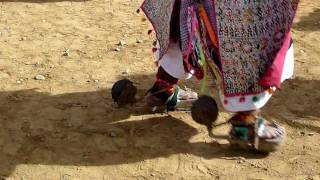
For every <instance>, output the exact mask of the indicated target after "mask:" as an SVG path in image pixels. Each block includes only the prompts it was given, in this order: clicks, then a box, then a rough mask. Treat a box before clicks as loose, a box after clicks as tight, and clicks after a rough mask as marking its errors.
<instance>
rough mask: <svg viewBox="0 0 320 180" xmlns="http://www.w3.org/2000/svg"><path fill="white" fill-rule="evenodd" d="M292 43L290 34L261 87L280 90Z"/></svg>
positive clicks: (263, 78)
mask: <svg viewBox="0 0 320 180" xmlns="http://www.w3.org/2000/svg"><path fill="white" fill-rule="evenodd" d="M290 42H291V33H290V32H289V33H288V35H287V38H286V40H285V42H284V44H283V45H282V48H281V49H280V51H279V52H278V54H277V56H276V58H275V60H274V62H273V64H272V66H271V67H270V68H269V69H268V71H267V73H266V74H265V75H264V76H263V77H262V79H261V80H260V82H259V84H260V85H261V86H263V87H266V88H269V87H273V86H275V87H277V88H280V86H281V77H282V71H283V66H284V62H285V60H286V55H287V52H288V49H289V47H290Z"/></svg>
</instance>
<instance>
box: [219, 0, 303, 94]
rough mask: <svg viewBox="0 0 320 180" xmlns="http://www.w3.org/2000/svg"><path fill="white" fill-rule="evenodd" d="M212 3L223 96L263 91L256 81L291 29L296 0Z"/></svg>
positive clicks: (273, 57)
mask: <svg viewBox="0 0 320 180" xmlns="http://www.w3.org/2000/svg"><path fill="white" fill-rule="evenodd" d="M215 2H216V3H215V8H216V18H217V28H218V29H217V32H218V39H219V43H220V44H219V52H220V61H221V63H222V71H223V72H222V76H223V79H224V80H223V81H224V94H225V95H226V96H234V95H245V94H255V93H259V92H262V91H263V90H264V89H265V88H263V87H261V86H260V85H259V81H260V80H261V78H262V76H263V75H264V74H265V73H266V72H267V70H268V69H269V68H270V66H271V65H272V64H273V62H274V61H275V58H276V56H277V54H278V52H279V50H280V49H281V47H282V45H283V44H284V41H285V40H286V38H287V35H288V34H289V32H290V30H291V26H292V23H293V19H294V16H295V14H296V10H297V4H298V0H296V1H293V0H219V1H215ZM281 58H285V57H281Z"/></svg>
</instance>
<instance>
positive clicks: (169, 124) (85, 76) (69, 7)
mask: <svg viewBox="0 0 320 180" xmlns="http://www.w3.org/2000/svg"><path fill="white" fill-rule="evenodd" d="M140 3H141V2H138V1H126V0H92V1H86V2H84V1H61V0H3V1H1V14H0V22H1V23H0V33H1V34H0V80H1V84H0V89H1V91H0V177H2V178H3V179H24V180H29V179H39V180H44V179H46V180H50V179H61V180H69V179H97V180H98V179H99V180H100V179H271V178H273V179H315V180H316V179H319V178H320V162H319V161H320V154H319V151H320V134H319V133H320V109H319V107H320V91H319V89H320V61H319V57H320V49H319V45H320V1H319V0H313V1H311V0H308V1H307V0H304V1H302V4H301V6H300V9H299V17H298V18H297V21H296V24H295V26H294V30H293V35H294V40H295V56H296V75H295V78H294V79H293V80H290V81H288V82H286V83H285V85H284V86H283V89H282V90H281V91H278V92H277V93H276V95H275V98H273V99H272V101H271V102H270V103H269V104H268V106H267V107H266V108H265V111H264V113H265V116H266V117H268V118H270V119H274V120H276V121H278V122H280V123H281V124H282V125H284V126H285V127H286V128H287V133H288V138H287V141H286V144H285V146H284V147H283V148H282V149H281V150H280V151H279V152H276V153H273V154H271V155H269V156H262V155H257V154H252V153H245V152H237V151H232V150H230V149H229V148H228V147H227V145H226V140H224V139H210V138H209V137H208V136H207V133H206V131H205V128H204V127H202V126H199V125H197V124H196V123H194V122H193V121H192V119H191V117H190V115H189V114H186V113H178V112H176V113H172V114H170V115H166V114H157V115H152V114H149V115H148V114H142V113H141V111H140V110H139V108H135V107H132V108H128V109H116V108H114V107H113V106H112V100H111V96H110V88H111V87H112V84H113V83H114V82H115V81H116V80H118V79H120V78H122V77H123V76H126V77H128V78H130V79H132V80H133V81H134V82H136V83H137V84H138V86H139V88H140V89H141V90H146V89H147V88H148V87H149V86H150V83H151V82H152V81H153V78H154V73H155V69H156V68H155V66H154V64H153V59H152V56H151V50H150V48H151V47H152V40H153V38H152V37H151V36H148V35H147V30H148V29H149V28H150V25H149V24H148V22H146V21H143V15H142V14H136V13H135V11H136V9H137V7H138V6H139V4H140ZM120 40H123V42H125V44H124V46H123V47H120V48H119V50H120V51H114V49H115V48H117V45H116V44H117V43H118V42H119V41H120ZM137 41H139V43H137ZM66 50H67V51H68V52H69V56H63V54H64V53H65V51H66ZM37 75H42V76H43V77H44V80H35V79H34V78H35V76H37ZM43 77H38V78H40V79H41V78H43ZM193 86H196V85H195V84H193ZM228 117H229V115H228V114H226V113H221V115H220V120H221V121H223V120H224V119H226V118H228ZM227 130H228V126H225V127H221V128H219V129H216V130H215V133H216V134H221V135H226V133H227ZM0 179H1V178H0Z"/></svg>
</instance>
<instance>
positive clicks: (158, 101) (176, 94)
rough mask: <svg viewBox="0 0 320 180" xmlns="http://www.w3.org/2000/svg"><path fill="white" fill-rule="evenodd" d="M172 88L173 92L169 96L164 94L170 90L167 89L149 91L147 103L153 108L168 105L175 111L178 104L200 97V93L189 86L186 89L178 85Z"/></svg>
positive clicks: (168, 107) (169, 108) (170, 109)
mask: <svg viewBox="0 0 320 180" xmlns="http://www.w3.org/2000/svg"><path fill="white" fill-rule="evenodd" d="M171 88H172V89H173V90H170V91H171V92H172V93H171V95H169V97H168V96H167V97H166V96H165V95H164V93H167V92H168V90H167V89H163V90H159V91H155V92H152V91H149V93H148V95H147V98H146V102H147V105H148V106H150V107H152V108H155V107H161V106H166V108H167V110H168V111H174V110H175V108H176V106H177V105H178V104H179V105H180V104H181V103H184V102H193V101H195V100H197V99H198V94H197V93H196V92H193V91H192V90H191V89H189V88H185V90H184V89H181V88H180V87H179V86H176V85H175V86H174V87H171Z"/></svg>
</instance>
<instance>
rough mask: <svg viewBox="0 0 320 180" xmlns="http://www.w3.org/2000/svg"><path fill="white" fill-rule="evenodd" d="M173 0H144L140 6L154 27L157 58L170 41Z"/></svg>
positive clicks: (165, 50) (164, 51) (162, 53)
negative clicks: (157, 49) (157, 50)
mask: <svg viewBox="0 0 320 180" xmlns="http://www.w3.org/2000/svg"><path fill="white" fill-rule="evenodd" d="M174 3H175V0H145V1H144V2H143V4H142V6H141V9H142V10H143V11H144V13H145V14H146V16H147V17H148V19H149V21H150V22H151V24H152V25H153V27H154V30H155V32H156V36H157V40H158V42H159V45H160V54H159V59H161V58H162V56H163V55H164V54H165V53H166V52H167V50H168V47H169V43H170V22H171V15H172V11H173V7H174Z"/></svg>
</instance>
